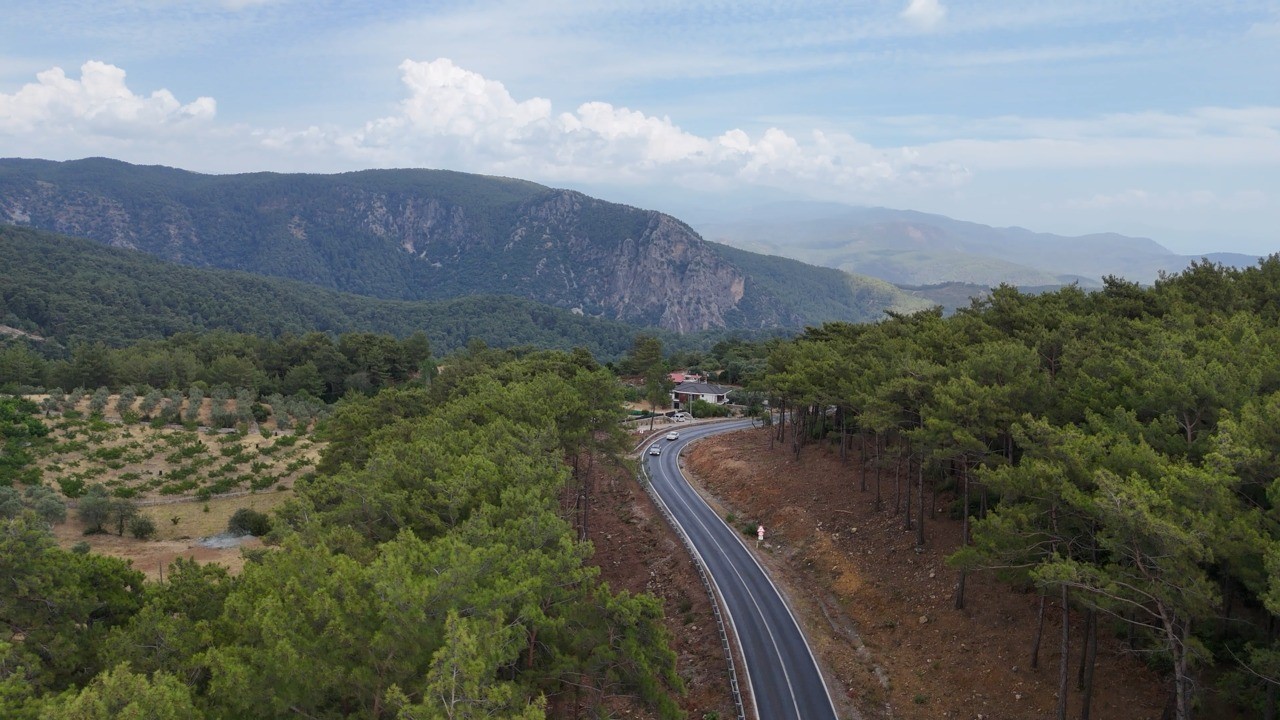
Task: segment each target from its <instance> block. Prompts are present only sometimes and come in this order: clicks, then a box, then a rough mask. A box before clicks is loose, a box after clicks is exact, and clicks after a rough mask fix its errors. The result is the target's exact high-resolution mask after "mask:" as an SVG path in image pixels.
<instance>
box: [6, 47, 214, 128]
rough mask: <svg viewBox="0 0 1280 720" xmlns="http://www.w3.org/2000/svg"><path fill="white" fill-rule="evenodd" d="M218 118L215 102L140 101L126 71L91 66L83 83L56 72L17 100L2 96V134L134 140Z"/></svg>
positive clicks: (163, 93)
mask: <svg viewBox="0 0 1280 720" xmlns="http://www.w3.org/2000/svg"><path fill="white" fill-rule="evenodd" d="M216 113H217V104H216V103H215V102H214V100H213V98H209V97H201V98H197V99H196V100H194V101H192V102H190V103H186V104H182V103H181V102H179V101H178V99H177V98H175V97H174V96H173V93H171V92H169V91H168V90H163V89H162V90H156V91H155V92H153V93H151V94H150V95H147V96H143V95H137V94H135V93H134V92H133V91H132V90H130V89H129V87H128V85H127V84H126V83H125V72H124V70H122V69H120V68H118V67H116V66H115V65H110V64H107V63H103V62H98V61H96V60H91V61H89V62H87V63H85V64H84V65H82V66H81V67H80V79H78V80H77V79H75V78H71V77H67V74H66V73H65V72H64V71H63V70H62V68H59V67H55V68H51V69H49V70H45V71H44V72H41V73H38V74H37V75H36V82H34V83H29V84H27V85H24V86H23V87H22V88H21V89H19V90H18V91H17V92H16V93H13V94H12V95H5V94H0V133H4V134H14V135H20V134H26V133H33V132H37V131H38V132H39V133H40V134H42V135H47V134H48V133H49V132H50V131H54V132H59V131H61V132H71V133H74V134H81V135H103V136H108V137H130V136H135V135H138V134H142V133H147V132H154V131H156V130H158V129H161V128H172V127H178V126H183V125H188V124H192V123H198V122H201V121H206V120H209V119H211V118H213V117H214V115H215V114H216Z"/></svg>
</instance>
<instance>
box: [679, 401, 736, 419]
mask: <svg viewBox="0 0 1280 720" xmlns="http://www.w3.org/2000/svg"><path fill="white" fill-rule="evenodd" d="M731 412H733V410H732V409H731V408H729V407H728V406H726V405H716V404H714V403H709V402H707V401H706V400H702V399H697V400H694V401H693V402H692V403H690V404H689V414H690V415H692V416H694V417H696V418H705V417H728V416H729V414H730V413H731Z"/></svg>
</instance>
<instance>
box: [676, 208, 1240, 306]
mask: <svg viewBox="0 0 1280 720" xmlns="http://www.w3.org/2000/svg"><path fill="white" fill-rule="evenodd" d="M698 229H699V230H700V231H701V232H702V233H703V235H704V236H705V237H707V238H709V239H711V240H715V241H717V242H723V243H726V244H729V245H734V246H735V247H741V248H744V249H748V250H752V251H754V252H767V253H775V254H778V255H783V256H786V257H793V258H796V259H798V260H802V261H804V262H810V263H814V264H816V265H825V266H827V267H833V268H839V269H841V270H844V271H846V272H854V273H860V274H864V275H871V276H873V277H878V278H881V279H884V280H888V281H889V282H892V283H896V284H901V285H935V284H941V283H951V282H960V283H972V284H976V285H980V286H993V285H997V284H999V283H1009V284H1012V285H1018V286H1051V285H1061V284H1066V283H1071V282H1078V283H1079V284H1080V285H1081V286H1083V287H1097V286H1100V285H1101V279H1102V278H1103V277H1104V276H1107V275H1116V276H1119V277H1123V278H1125V279H1128V280H1136V281H1138V282H1143V283H1149V282H1152V281H1153V280H1155V279H1156V277H1157V276H1158V275H1159V273H1160V272H1161V271H1164V272H1169V273H1173V272H1178V271H1181V270H1182V269H1183V268H1185V267H1186V266H1187V265H1188V264H1190V263H1191V261H1193V260H1198V259H1200V256H1198V255H1197V256H1189V255H1177V254H1175V253H1173V252H1170V251H1169V250H1167V249H1166V248H1164V247H1163V246H1161V245H1160V244H1158V243H1156V242H1155V241H1153V240H1150V239H1147V238H1134V237H1126V236H1124V235H1117V234H1114V233H1103V234H1096V235H1085V236H1081V237H1064V236H1061V235H1053V234H1051V233H1037V232H1032V231H1030V230H1026V229H1023V228H1018V227H1009V228H994V227H991V226H988V225H981V224H979V223H972V222H965V221H962V220H954V219H952V218H949V217H945V216H943V215H931V214H928V213H921V212H914V211H911V210H890V209H887V208H857V207H851V206H846V205H838V204H834V203H786V204H778V205H769V206H762V207H758V208H755V209H753V210H752V211H750V213H749V214H748V215H747V216H745V217H740V218H734V219H732V220H723V219H722V220H707V221H704V222H700V223H698ZM1207 257H1208V258H1209V259H1210V260H1212V261H1214V262H1218V263H1222V264H1224V265H1232V266H1238V267H1243V266H1249V265H1253V264H1254V263H1256V262H1257V260H1258V258H1257V257H1254V256H1250V255H1241V254H1237V253H1211V254H1209V255H1208V256H1207Z"/></svg>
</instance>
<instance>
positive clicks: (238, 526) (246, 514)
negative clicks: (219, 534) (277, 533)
mask: <svg viewBox="0 0 1280 720" xmlns="http://www.w3.org/2000/svg"><path fill="white" fill-rule="evenodd" d="M227 532H229V533H232V534H233V535H253V536H254V537H261V536H263V535H266V534H267V533H269V532H271V518H269V517H267V516H266V515H265V514H263V513H260V512H258V511H257V510H253V509H251V508H240V509H239V510H237V511H236V512H235V514H234V515H232V516H231V520H230V521H229V522H227Z"/></svg>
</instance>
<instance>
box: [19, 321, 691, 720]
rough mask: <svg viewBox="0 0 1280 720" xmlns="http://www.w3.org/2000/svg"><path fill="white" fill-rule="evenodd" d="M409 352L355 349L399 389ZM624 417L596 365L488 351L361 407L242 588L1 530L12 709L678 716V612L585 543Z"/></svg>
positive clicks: (223, 714) (209, 570)
mask: <svg viewBox="0 0 1280 720" xmlns="http://www.w3.org/2000/svg"><path fill="white" fill-rule="evenodd" d="M229 339H233V338H223V340H229ZM206 340H207V341H208V342H210V343H213V344H214V345H217V344H218V339H217V338H206ZM235 350H236V348H235V346H234V343H232V344H231V345H227V346H224V347H204V346H203V345H202V344H197V345H196V346H195V347H193V348H192V349H191V353H192V356H193V357H197V358H199V357H214V358H217V357H237V356H238V355H236V352H235ZM404 352H405V346H404V345H403V344H401V343H398V342H396V341H391V340H389V339H388V340H383V339H379V338H378V337H377V336H357V337H354V338H352V339H351V340H350V341H349V342H348V343H347V344H346V345H343V344H342V343H339V344H338V345H337V346H336V353H337V354H336V357H342V358H345V357H347V356H348V354H354V355H356V357H358V358H361V360H360V362H363V363H365V365H364V367H367V368H371V369H376V370H377V372H378V373H385V374H386V376H387V378H389V379H395V378H396V377H397V376H398V375H403V374H404V373H405V372H407V371H406V370H405V368H407V367H409V366H411V365H412V357H411V356H404V357H400V358H397V357H396V356H397V355H398V354H401V353H404ZM307 357H308V359H309V360H314V357H313V356H312V355H307ZM619 401H620V397H619V391H618V389H617V383H616V382H615V381H614V379H613V377H612V375H611V374H610V373H609V372H608V371H607V370H605V369H603V368H601V367H600V366H599V365H597V364H596V363H595V361H594V360H593V359H592V358H591V357H590V355H588V354H586V353H563V352H531V353H512V352H503V351H492V350H488V349H486V348H483V347H479V346H477V347H476V348H475V349H474V350H473V351H470V352H468V353H465V354H463V355H461V356H459V357H458V358H457V362H456V363H450V364H449V366H448V368H447V369H446V372H445V373H444V374H443V375H442V376H441V378H440V380H439V382H435V383H432V384H431V385H429V386H425V387H424V386H416V387H402V388H397V389H388V390H383V391H382V392H381V393H377V394H374V395H372V396H364V395H351V396H349V397H347V398H346V399H344V400H343V401H342V402H340V403H339V405H338V407H337V411H336V412H335V413H334V414H333V415H332V417H330V418H329V419H328V420H327V421H326V422H325V428H324V431H323V432H324V434H325V436H326V437H327V438H328V439H329V444H328V446H327V449H326V451H325V457H324V459H323V462H322V466H321V471H320V472H319V473H317V474H316V475H315V476H314V478H312V479H310V480H308V481H304V482H300V483H299V485H298V488H297V496H296V498H295V499H293V500H292V501H290V502H289V503H287V504H286V507H285V508H284V509H283V510H282V511H281V513H280V514H279V516H278V517H277V518H276V519H275V528H274V531H273V533H272V535H273V539H274V541H275V542H277V543H278V544H277V545H276V546H275V547H272V548H270V549H268V550H266V551H264V552H259V553H256V554H255V555H254V556H253V558H252V561H251V562H249V563H248V565H247V566H246V567H245V569H244V571H243V573H242V574H241V575H240V576H238V577H230V576H229V575H228V574H227V573H226V572H225V571H223V570H221V569H219V568H216V567H201V566H199V565H196V564H195V563H192V562H179V563H178V564H176V565H175V566H174V567H172V568H170V571H169V573H168V579H167V581H166V582H164V583H144V582H143V578H142V575H141V574H140V573H137V572H136V571H134V570H131V569H129V568H128V566H127V565H126V564H125V563H123V562H120V561H116V560H111V559H109V558H104V557H99V556H96V555H92V554H75V553H71V552H67V551H63V550H60V549H58V548H57V547H56V546H55V545H54V543H53V540H52V538H51V536H50V534H49V531H48V526H47V524H46V523H45V522H44V521H43V520H41V519H40V518H39V517H37V516H36V515H35V514H34V512H32V511H30V510H27V509H25V508H21V507H18V509H17V510H15V511H14V512H12V513H9V512H6V513H4V514H3V515H0V576H3V577H5V578H6V579H12V580H13V582H8V581H6V582H5V583H0V716H3V717H6V718H8V717H14V718H36V717H41V718H64V717H65V718H73V717H74V718H82V717H83V718H98V717H103V718H106V717H135V716H136V717H166V718H167V717H184V718H187V717H195V718H198V717H208V718H243V717H256V718H295V717H300V716H301V717H311V718H344V717H359V718H481V717H512V718H525V719H527V720H533V719H535V718H542V717H546V716H548V713H551V712H552V711H553V710H554V709H557V708H558V709H560V710H561V711H564V712H579V711H589V712H593V713H594V712H598V711H600V710H601V709H603V708H605V707H609V706H610V705H611V703H613V702H614V699H615V698H616V697H617V696H631V697H633V698H636V699H637V701H638V702H640V703H643V704H644V705H647V706H648V707H649V708H650V709H651V710H652V711H653V712H654V713H655V714H656V715H657V716H659V717H664V718H674V717H678V716H679V715H680V713H679V710H678V707H677V705H676V704H675V702H674V701H673V699H672V694H673V693H677V692H680V691H681V689H682V683H681V680H680V678H679V677H678V676H677V675H676V673H675V656H674V654H673V653H672V652H671V650H670V649H669V646H668V638H667V636H666V631H665V630H664V628H663V625H662V624H661V621H662V613H661V609H660V605H659V604H658V603H657V601H656V600H655V599H653V598H652V597H649V596H647V595H631V594H629V593H614V592H613V591H611V590H610V589H609V588H608V587H607V586H606V585H604V584H603V583H601V582H600V580H599V579H598V570H597V569H596V568H594V567H592V566H590V565H588V564H587V563H586V560H587V559H588V558H589V557H590V555H591V552H592V550H591V546H590V544H589V543H586V542H584V541H583V540H582V539H581V530H582V529H583V526H585V523H586V522H588V520H589V516H588V514H587V512H586V509H585V507H586V505H585V504H580V503H577V502H575V500H574V498H575V497H576V496H577V494H578V492H580V491H579V489H578V487H577V486H579V485H584V484H585V483H581V482H579V473H578V470H579V463H580V462H584V461H583V460H582V459H581V458H583V457H589V458H595V459H596V461H600V459H607V458H609V457H611V456H616V454H617V453H618V452H619V450H620V448H621V443H620V441H619V437H618V432H619V431H618V429H617V428H618V420H619V419H620V415H621V410H620V407H621V406H620V402H619ZM585 462H591V460H586V461H585ZM15 507H17V506H15ZM83 510H84V503H83V501H82V504H81V511H82V512H83ZM142 710H145V711H146V712H145V714H139V712H141V711H142Z"/></svg>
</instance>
